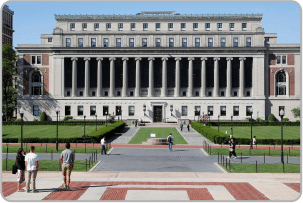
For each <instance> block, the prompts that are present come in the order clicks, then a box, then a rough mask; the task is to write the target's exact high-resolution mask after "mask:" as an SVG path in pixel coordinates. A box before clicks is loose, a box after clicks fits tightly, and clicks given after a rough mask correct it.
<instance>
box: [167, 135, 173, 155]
mask: <svg viewBox="0 0 303 203" xmlns="http://www.w3.org/2000/svg"><path fill="white" fill-rule="evenodd" d="M173 140H174V137H173V136H172V135H171V133H170V134H169V136H168V137H167V143H168V150H169V151H172V148H173Z"/></svg>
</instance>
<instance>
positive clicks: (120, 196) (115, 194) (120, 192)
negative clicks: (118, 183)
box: [100, 188, 127, 200]
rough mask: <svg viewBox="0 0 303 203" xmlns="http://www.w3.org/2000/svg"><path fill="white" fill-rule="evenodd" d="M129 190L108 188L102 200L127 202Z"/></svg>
mask: <svg viewBox="0 0 303 203" xmlns="http://www.w3.org/2000/svg"><path fill="white" fill-rule="evenodd" d="M126 193H127V188H107V189H106V191H105V192H104V194H103V195H102V197H101V199H100V200H125V196H126Z"/></svg>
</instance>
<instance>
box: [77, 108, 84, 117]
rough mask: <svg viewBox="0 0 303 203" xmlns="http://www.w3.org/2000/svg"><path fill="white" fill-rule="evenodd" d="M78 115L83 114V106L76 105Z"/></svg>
mask: <svg viewBox="0 0 303 203" xmlns="http://www.w3.org/2000/svg"><path fill="white" fill-rule="evenodd" d="M78 116H83V106H78Z"/></svg>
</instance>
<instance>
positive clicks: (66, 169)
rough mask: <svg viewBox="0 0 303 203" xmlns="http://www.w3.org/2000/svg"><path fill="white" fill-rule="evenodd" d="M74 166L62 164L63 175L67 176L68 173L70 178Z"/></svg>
mask: <svg viewBox="0 0 303 203" xmlns="http://www.w3.org/2000/svg"><path fill="white" fill-rule="evenodd" d="M72 170H73V168H72V164H62V173H63V176H66V173H67V174H68V176H70V174H71V173H72Z"/></svg>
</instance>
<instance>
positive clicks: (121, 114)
mask: <svg viewBox="0 0 303 203" xmlns="http://www.w3.org/2000/svg"><path fill="white" fill-rule="evenodd" d="M121 121H122V107H121Z"/></svg>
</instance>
